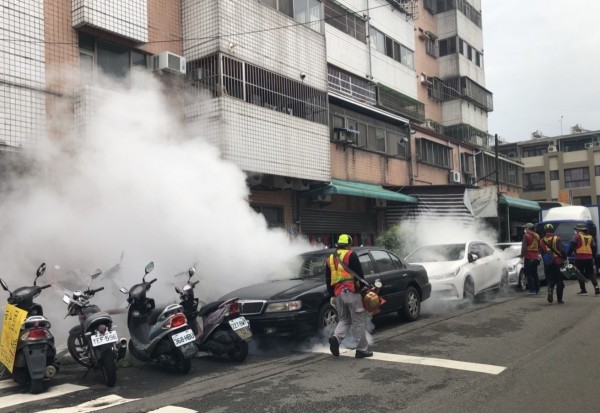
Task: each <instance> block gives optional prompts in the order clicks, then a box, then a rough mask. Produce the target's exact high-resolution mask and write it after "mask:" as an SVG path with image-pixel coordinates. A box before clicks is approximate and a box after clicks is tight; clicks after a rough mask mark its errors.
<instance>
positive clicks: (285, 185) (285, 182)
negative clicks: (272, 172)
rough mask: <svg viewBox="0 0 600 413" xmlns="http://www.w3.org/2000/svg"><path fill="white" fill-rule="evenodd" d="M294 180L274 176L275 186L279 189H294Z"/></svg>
mask: <svg viewBox="0 0 600 413" xmlns="http://www.w3.org/2000/svg"><path fill="white" fill-rule="evenodd" d="M292 183H293V179H292V178H288V177H287V176H274V177H273V186H274V187H275V188H279V189H289V188H291V187H292Z"/></svg>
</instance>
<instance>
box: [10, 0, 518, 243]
mask: <svg viewBox="0 0 600 413" xmlns="http://www.w3.org/2000/svg"><path fill="white" fill-rule="evenodd" d="M3 10H4V11H3V13H4V15H5V18H4V20H3V21H5V22H6V24H5V25H3V28H2V29H1V30H2V31H3V36H2V37H3V38H4V39H9V40H8V41H3V42H0V53H2V61H3V62H4V63H3V64H2V65H0V84H1V85H2V88H0V105H1V106H0V107H1V110H0V123H2V124H3V125H4V126H5V127H3V128H1V129H0V151H3V152H9V151H16V152H18V151H21V150H24V149H27V148H30V147H34V146H35V145H36V137H37V136H40V134H41V133H42V132H43V131H45V132H46V133H48V134H50V135H51V136H56V137H60V138H61V139H73V142H72V144H73V148H75V149H76V147H77V142H76V139H77V138H76V137H77V136H78V135H77V134H75V135H74V136H71V137H67V138H65V135H64V134H63V133H62V132H63V128H64V129H66V128H71V127H73V126H75V127H77V128H85V126H86V119H87V118H88V117H89V116H90V114H92V113H93V107H94V102H95V101H97V100H98V99H101V96H102V93H104V92H103V90H102V87H100V86H99V85H98V84H97V82H96V79H95V75H94V73H99V72H100V71H102V72H104V73H105V74H108V75H109V76H112V77H116V78H126V77H127V75H128V73H129V71H130V70H132V69H136V68H138V69H144V70H149V71H154V73H155V74H156V75H157V76H160V77H161V79H162V80H163V81H164V82H165V83H168V84H169V85H170V86H171V90H172V94H173V96H174V97H175V98H177V99H178V104H180V105H181V107H182V110H183V112H184V118H185V121H186V122H187V123H188V125H189V127H190V129H191V130H197V131H198V134H199V135H201V136H202V137H204V138H205V139H207V140H208V141H210V142H211V143H213V144H214V145H215V146H217V147H218V148H219V149H220V151H221V154H222V156H223V158H225V159H227V160H230V161H232V162H234V163H235V164H236V165H238V166H239V167H240V168H241V169H242V170H244V171H245V172H246V174H247V177H248V178H247V183H248V185H249V187H250V189H251V195H250V203H251V205H252V207H253V208H254V209H255V210H256V211H258V212H261V213H262V214H263V215H264V216H265V217H266V219H267V221H268V223H269V225H271V226H274V227H282V228H286V229H288V230H289V232H290V234H291V235H296V234H303V235H305V236H307V237H308V238H309V239H310V240H311V241H313V242H315V243H323V244H326V245H331V244H332V239H333V237H334V236H335V234H338V233H340V232H348V233H351V234H353V236H354V239H355V242H356V243H357V244H358V243H362V244H372V243H373V242H374V239H375V237H376V236H377V235H378V234H379V233H381V232H382V231H383V230H385V229H386V228H387V227H388V226H389V225H392V224H393V223H394V222H395V220H396V219H397V218H394V217H395V216H396V217H397V216H398V215H397V214H396V215H395V214H394V211H395V210H397V209H398V208H403V207H405V206H410V205H415V204H417V203H418V202H420V201H419V197H420V196H421V198H423V194H426V193H427V191H428V190H427V188H428V187H432V186H446V185H451V186H457V187H459V188H462V189H463V190H464V188H466V187H475V186H478V187H484V186H488V185H495V186H497V187H498V189H499V191H500V192H502V193H503V194H505V195H507V197H506V199H509V200H510V199H511V198H510V195H514V194H516V193H517V191H518V189H519V188H520V186H521V180H520V179H521V178H520V176H521V170H522V165H521V164H520V163H519V162H518V161H516V160H513V159H510V158H505V157H501V158H498V157H496V156H495V154H494V151H493V147H492V146H491V145H490V143H492V142H493V140H492V139H491V136H490V135H489V134H488V133H487V114H488V113H489V112H490V111H491V110H492V109H493V105H492V94H491V93H490V92H489V91H487V90H486V89H485V76H484V70H485V68H484V58H483V57H484V56H483V41H482V27H481V4H480V0H437V1H433V0H429V1H428V0H424V1H420V2H419V1H414V0H226V1H223V0H220V1H217V0H105V1H103V2H97V1H93V0H52V1H51V0H45V1H44V0H27V1H21V2H9V3H8V4H7V5H6V6H5V7H4V9H3ZM72 68H75V69H77V68H79V69H85V70H81V73H82V74H83V73H85V74H89V75H86V76H80V77H79V78H77V79H73V78H72V76H70V75H69V73H70V72H71V69H72ZM182 90H185V91H186V93H185V96H186V98H185V99H184V98H180V96H183V94H182V93H181V91H182ZM190 96H191V98H190ZM65 105H66V106H68V107H70V108H71V110H72V112H73V118H72V124H70V125H69V124H65V123H62V124H58V125H57V124H46V123H45V122H44V121H45V119H47V118H49V117H50V115H51V114H52V111H54V110H58V109H59V108H60V110H64V107H65ZM496 172H498V174H497V175H496ZM496 176H498V179H496ZM409 189H410V190H409ZM513 206H514V205H513ZM515 207H516V208H518V206H515ZM507 208H508V206H507Z"/></svg>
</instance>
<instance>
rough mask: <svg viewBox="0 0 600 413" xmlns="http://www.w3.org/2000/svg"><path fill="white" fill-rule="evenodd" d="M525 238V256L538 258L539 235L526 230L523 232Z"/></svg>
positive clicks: (533, 258) (532, 258)
mask: <svg viewBox="0 0 600 413" xmlns="http://www.w3.org/2000/svg"><path fill="white" fill-rule="evenodd" d="M528 235H529V236H528ZM525 237H526V239H527V247H526V248H525V257H524V258H528V259H530V260H536V259H538V255H539V250H540V236H539V235H538V234H537V232H528V233H527V234H525Z"/></svg>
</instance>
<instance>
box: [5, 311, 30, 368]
mask: <svg viewBox="0 0 600 413" xmlns="http://www.w3.org/2000/svg"><path fill="white" fill-rule="evenodd" d="M26 318H27V311H25V310H21V309H20V308H18V307H16V306H14V305H12V304H6V309H5V310H4V324H3V326H2V336H0V363H2V364H4V366H5V367H6V368H7V369H8V370H9V371H10V372H11V373H12V371H13V366H14V364H15V354H16V352H17V342H18V341H19V334H20V333H21V326H22V325H23V322H24V321H25V319H26Z"/></svg>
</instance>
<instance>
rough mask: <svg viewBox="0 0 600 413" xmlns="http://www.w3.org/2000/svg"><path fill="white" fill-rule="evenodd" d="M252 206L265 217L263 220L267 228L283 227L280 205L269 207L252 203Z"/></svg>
mask: <svg viewBox="0 0 600 413" xmlns="http://www.w3.org/2000/svg"><path fill="white" fill-rule="evenodd" d="M252 208H253V209H254V210H255V211H256V212H258V213H261V214H262V215H263V216H264V217H265V220H266V221H267V224H268V225H269V228H283V227H284V223H283V208H282V207H269V206H262V205H253V206H252Z"/></svg>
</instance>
